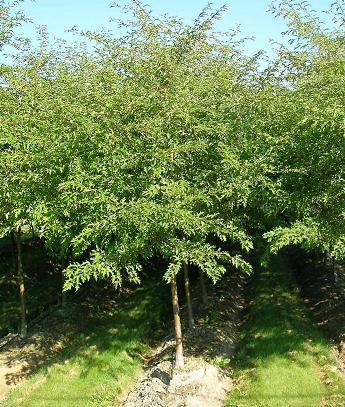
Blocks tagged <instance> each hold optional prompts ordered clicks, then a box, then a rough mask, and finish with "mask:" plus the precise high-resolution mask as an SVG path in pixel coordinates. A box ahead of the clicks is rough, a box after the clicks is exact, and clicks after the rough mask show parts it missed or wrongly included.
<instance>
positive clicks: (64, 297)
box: [61, 269, 67, 310]
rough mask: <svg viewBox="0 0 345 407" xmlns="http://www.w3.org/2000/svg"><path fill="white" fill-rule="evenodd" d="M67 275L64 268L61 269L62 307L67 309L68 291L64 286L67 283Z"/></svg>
mask: <svg viewBox="0 0 345 407" xmlns="http://www.w3.org/2000/svg"><path fill="white" fill-rule="evenodd" d="M65 281H66V276H65V273H64V269H62V270H61V309H62V310H65V309H66V306H67V292H66V291H64V289H63V287H64V285H65Z"/></svg>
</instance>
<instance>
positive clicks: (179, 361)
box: [171, 277, 184, 368]
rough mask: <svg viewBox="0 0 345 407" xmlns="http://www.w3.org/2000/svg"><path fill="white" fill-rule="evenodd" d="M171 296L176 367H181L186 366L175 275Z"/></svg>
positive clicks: (172, 281)
mask: <svg viewBox="0 0 345 407" xmlns="http://www.w3.org/2000/svg"><path fill="white" fill-rule="evenodd" d="M171 298H172V306H173V312H174V323H175V340H176V357H175V367H176V368H180V367H183V366H184V360H183V345H182V328H181V318H180V309H179V306H178V295H177V286H176V278H175V277H174V278H173V280H171Z"/></svg>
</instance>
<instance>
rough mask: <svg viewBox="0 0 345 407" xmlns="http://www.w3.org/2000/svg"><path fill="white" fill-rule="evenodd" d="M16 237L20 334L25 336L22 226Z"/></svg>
mask: <svg viewBox="0 0 345 407" xmlns="http://www.w3.org/2000/svg"><path fill="white" fill-rule="evenodd" d="M15 239H16V245H17V271H18V283H19V295H20V336H21V337H22V338H25V337H26V333H27V324H26V305H25V285H24V274H23V261H22V242H21V230H20V228H18V230H17V232H16V233H15Z"/></svg>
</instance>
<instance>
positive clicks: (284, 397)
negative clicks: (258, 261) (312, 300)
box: [227, 257, 345, 407]
mask: <svg viewBox="0 0 345 407" xmlns="http://www.w3.org/2000/svg"><path fill="white" fill-rule="evenodd" d="M234 369H235V377H236V380H237V386H236V387H235V389H234V390H233V391H232V392H231V393H230V396H229V400H228V402H227V407H343V406H345V381H344V378H343V377H342V376H341V374H340V373H339V372H338V370H337V368H336V362H335V360H334V359H333V358H332V357H331V349H330V347H329V345H328V344H327V341H326V340H325V339H324V337H323V335H322V333H321V332H320V331H319V329H318V328H317V327H315V326H314V324H313V322H312V321H311V318H310V316H309V315H308V313H307V311H306V309H305V308H304V306H303V304H302V303H301V300H300V297H299V292H298V289H297V286H296V284H295V281H294V279H293V276H292V275H291V273H290V272H289V270H288V267H287V266H286V263H285V262H284V258H283V257H280V258H276V259H275V260H274V261H273V262H272V264H271V265H270V267H268V268H266V269H264V270H262V271H261V272H259V271H258V272H257V273H256V275H255V276H254V277H253V281H252V287H251V302H250V304H249V311H248V317H247V320H246V321H245V324H244V327H243V337H242V340H241V342H240V345H239V352H238V354H237V363H236V366H235V368H234Z"/></svg>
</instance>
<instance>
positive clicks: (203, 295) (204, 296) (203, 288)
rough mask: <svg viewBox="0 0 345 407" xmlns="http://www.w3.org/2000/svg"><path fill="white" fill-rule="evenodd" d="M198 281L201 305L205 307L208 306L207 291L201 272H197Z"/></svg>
mask: <svg viewBox="0 0 345 407" xmlns="http://www.w3.org/2000/svg"><path fill="white" fill-rule="evenodd" d="M199 281H200V287H201V298H202V304H203V305H204V306H205V307H206V306H207V304H208V296H207V290H206V285H205V279H204V273H203V272H202V271H201V270H199Z"/></svg>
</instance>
